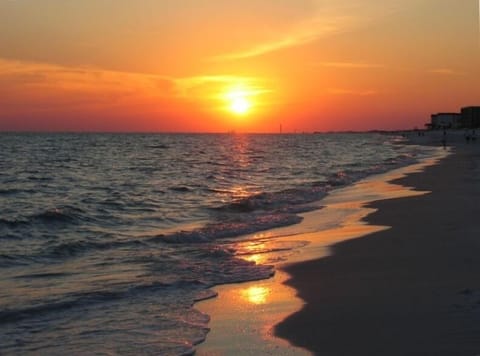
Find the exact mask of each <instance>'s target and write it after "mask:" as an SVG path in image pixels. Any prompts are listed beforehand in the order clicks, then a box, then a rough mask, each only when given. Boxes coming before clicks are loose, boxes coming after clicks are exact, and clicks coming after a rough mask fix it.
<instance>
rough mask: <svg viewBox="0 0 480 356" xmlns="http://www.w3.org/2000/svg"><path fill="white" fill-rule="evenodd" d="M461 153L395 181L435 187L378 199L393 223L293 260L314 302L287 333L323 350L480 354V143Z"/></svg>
mask: <svg viewBox="0 0 480 356" xmlns="http://www.w3.org/2000/svg"><path fill="white" fill-rule="evenodd" d="M453 152H454V153H453V154H452V155H450V156H448V157H446V158H444V159H443V160H441V162H440V163H439V164H438V165H433V166H430V167H427V168H426V169H425V171H423V172H417V173H412V174H409V175H407V176H406V177H404V178H401V179H397V180H395V181H393V182H392V183H394V184H400V185H403V186H410V187H414V188H415V189H417V190H423V191H430V192H431V193H429V194H422V195H418V196H414V197H407V198H399V199H390V200H383V201H376V202H374V203H371V204H370V205H369V207H370V208H372V209H375V210H376V211H375V212H374V213H372V214H370V215H368V216H367V217H366V218H365V220H366V222H368V224H372V225H383V226H389V227H390V228H389V229H386V230H383V231H378V232H375V233H372V234H369V235H367V236H364V237H362V238H359V239H354V240H349V241H345V242H341V243H338V244H335V245H334V246H332V254H331V255H330V256H328V257H325V258H321V259H316V260H313V261H307V262H303V263H297V264H291V265H289V266H287V267H285V269H284V270H285V271H286V272H287V273H288V274H289V275H290V276H291V278H290V279H289V280H288V281H287V284H288V285H289V286H292V287H293V288H295V289H296V290H297V291H298V296H299V297H300V298H301V299H302V300H304V302H305V304H304V306H303V308H302V309H301V310H300V311H298V312H296V313H295V314H293V315H291V316H289V317H288V318H286V319H285V320H283V321H282V322H281V323H279V324H278V325H277V326H276V328H275V333H276V335H277V336H279V337H282V338H285V339H287V340H289V341H291V342H292V343H293V344H294V345H298V346H301V347H304V348H307V349H308V350H311V351H312V352H313V353H314V354H318V355H477V354H479V352H480V341H479V340H480V338H479V335H480V323H479V319H480V282H479V279H478V276H479V273H480V259H479V258H478V253H479V251H480V240H479V238H478V236H480V225H479V224H478V209H477V207H478V198H479V196H480V185H479V184H478V183H479V179H480V166H479V159H478V158H479V157H480V155H479V152H480V151H479V149H478V147H477V146H475V145H472V144H471V145H457V147H456V148H455V149H454V150H453Z"/></svg>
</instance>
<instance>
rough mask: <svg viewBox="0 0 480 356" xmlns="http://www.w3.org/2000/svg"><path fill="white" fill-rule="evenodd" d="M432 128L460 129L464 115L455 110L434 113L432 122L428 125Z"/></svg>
mask: <svg viewBox="0 0 480 356" xmlns="http://www.w3.org/2000/svg"><path fill="white" fill-rule="evenodd" d="M428 126H429V127H430V128H432V129H434V130H435V129H443V128H447V129H458V128H459V127H461V126H462V115H461V114H459V113H453V112H441V113H438V114H433V115H432V121H431V124H430V125H428Z"/></svg>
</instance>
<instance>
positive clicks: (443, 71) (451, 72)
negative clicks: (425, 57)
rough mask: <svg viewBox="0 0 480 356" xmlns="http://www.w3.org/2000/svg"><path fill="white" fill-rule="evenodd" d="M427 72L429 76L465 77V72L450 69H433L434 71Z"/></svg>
mask: <svg viewBox="0 0 480 356" xmlns="http://www.w3.org/2000/svg"><path fill="white" fill-rule="evenodd" d="M427 72H428V73H431V74H439V75H465V74H466V73H465V72H460V71H456V70H454V69H450V68H434V69H429V70H428V71H427Z"/></svg>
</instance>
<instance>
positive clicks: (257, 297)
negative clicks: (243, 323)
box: [241, 286, 270, 304]
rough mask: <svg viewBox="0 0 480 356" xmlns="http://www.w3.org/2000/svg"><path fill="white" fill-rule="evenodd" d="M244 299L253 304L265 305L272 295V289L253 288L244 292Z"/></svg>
mask: <svg viewBox="0 0 480 356" xmlns="http://www.w3.org/2000/svg"><path fill="white" fill-rule="evenodd" d="M241 294H242V297H243V298H244V299H245V300H247V301H248V302H250V303H252V304H265V303H267V298H268V296H269V295H270V288H266V287H260V286H252V287H249V288H247V289H244V290H242V293H241Z"/></svg>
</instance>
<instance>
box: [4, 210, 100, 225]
mask: <svg viewBox="0 0 480 356" xmlns="http://www.w3.org/2000/svg"><path fill="white" fill-rule="evenodd" d="M93 221H94V219H93V218H91V217H89V216H88V215H87V214H86V212H85V211H83V210H82V209H79V208H76V207H72V206H60V207H56V208H51V209H47V210H45V211H42V212H39V213H36V214H32V215H28V216H24V217H19V218H13V219H12V218H10V219H8V218H0V225H4V226H7V227H10V228H15V227H19V226H24V225H28V224H36V223H40V224H47V225H54V224H75V223H82V222H93Z"/></svg>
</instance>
